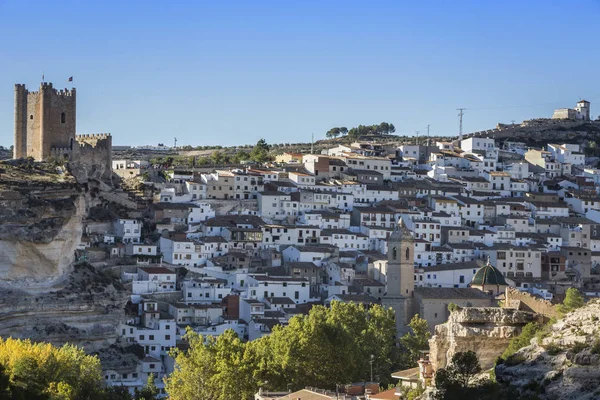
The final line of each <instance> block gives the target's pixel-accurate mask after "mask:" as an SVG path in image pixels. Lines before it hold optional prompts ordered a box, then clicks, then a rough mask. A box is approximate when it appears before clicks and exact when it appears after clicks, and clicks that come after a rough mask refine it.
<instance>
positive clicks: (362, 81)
mask: <svg viewBox="0 0 600 400" xmlns="http://www.w3.org/2000/svg"><path fill="white" fill-rule="evenodd" d="M492 3H493V4H492ZM42 72H44V73H45V77H46V80H47V81H51V82H53V83H54V84H55V86H57V87H65V86H67V78H68V77H69V76H74V77H75V78H74V79H75V81H74V86H75V87H76V88H77V90H78V93H77V96H78V104H77V128H78V133H100V132H110V133H112V134H113V144H130V145H137V144H156V143H158V142H164V143H166V144H172V143H173V137H174V136H176V137H177V138H178V139H179V141H178V144H179V145H184V144H191V145H209V144H213V145H214V144H222V145H234V144H246V143H255V142H256V141H257V140H258V139H259V138H261V137H264V138H265V139H266V140H267V141H268V142H300V141H309V140H310V136H311V133H314V134H315V138H322V137H324V133H325V132H326V131H327V130H328V129H329V128H331V127H334V126H347V127H348V128H350V127H352V126H355V125H358V124H373V123H379V122H382V121H388V122H392V123H393V124H395V126H396V128H397V131H398V132H399V133H407V134H414V132H415V130H420V131H421V132H422V133H423V132H425V130H426V126H427V125H428V124H431V133H432V134H456V133H457V131H458V118H457V111H456V108H458V107H466V108H467V111H466V113H465V119H464V130H465V132H470V131H475V130H481V129H487V128H492V127H494V126H495V124H496V123H497V122H507V123H508V122H510V121H511V120H516V121H521V120H523V119H528V118H533V117H549V116H551V115H552V111H553V109H554V108H560V107H573V106H574V103H575V102H576V101H577V100H578V99H580V98H585V99H586V100H589V101H591V102H592V105H591V108H592V115H593V116H594V117H595V116H597V115H598V114H599V113H600V0H580V1H577V2H565V1H559V0H556V1H555V0H539V1H534V0H529V1H527V0H520V1H513V0H503V1H481V0H479V1H422V2H417V1H411V2H408V1H401V0H392V1H377V0H371V1H352V0H345V1H337V0H336V1H333V0H332V1H327V0H319V1H312V0H308V1H289V0H283V1H282V0H273V1H260V0H253V1H250V0H248V1H227V0H213V1H202V0H195V1H175V0H174V1H169V0H161V1H153V0H145V1H137V0H120V1H113V0H102V1H99V0H95V1H91V0H80V1H74V0H61V1H51V0H45V1H33V0H31V1H30V0H0V144H3V145H10V144H12V141H13V96H14V92H13V85H14V83H25V84H27V86H28V88H29V89H30V90H36V89H37V86H39V82H40V80H41V75H42ZM520 106H521V107H520Z"/></svg>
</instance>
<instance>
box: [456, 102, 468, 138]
mask: <svg viewBox="0 0 600 400" xmlns="http://www.w3.org/2000/svg"><path fill="white" fill-rule="evenodd" d="M457 110H458V140H462V135H463V127H462V120H463V115H465V110H466V108H457Z"/></svg>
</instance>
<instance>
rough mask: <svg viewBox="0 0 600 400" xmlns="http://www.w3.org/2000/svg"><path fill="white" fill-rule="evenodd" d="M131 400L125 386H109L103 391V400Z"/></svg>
mask: <svg viewBox="0 0 600 400" xmlns="http://www.w3.org/2000/svg"><path fill="white" fill-rule="evenodd" d="M104 399H106V400H133V397H132V396H131V393H129V390H127V388H126V387H125V386H109V387H107V388H106V389H105V390H104V398H103V400H104Z"/></svg>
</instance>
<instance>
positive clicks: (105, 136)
mask: <svg viewBox="0 0 600 400" xmlns="http://www.w3.org/2000/svg"><path fill="white" fill-rule="evenodd" d="M110 137H112V136H111V135H110V133H84V134H81V135H76V136H75V138H76V139H77V140H78V141H83V140H105V139H108V138H110Z"/></svg>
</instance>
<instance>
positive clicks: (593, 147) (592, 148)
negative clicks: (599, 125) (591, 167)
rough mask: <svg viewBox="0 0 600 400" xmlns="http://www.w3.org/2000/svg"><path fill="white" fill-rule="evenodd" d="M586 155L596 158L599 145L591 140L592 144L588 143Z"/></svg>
mask: <svg viewBox="0 0 600 400" xmlns="http://www.w3.org/2000/svg"><path fill="white" fill-rule="evenodd" d="M585 154H586V155H588V156H590V157H592V156H595V155H596V154H598V144H597V143H596V142H595V141H593V140H591V141H590V142H588V145H587V147H586V148H585Z"/></svg>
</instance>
